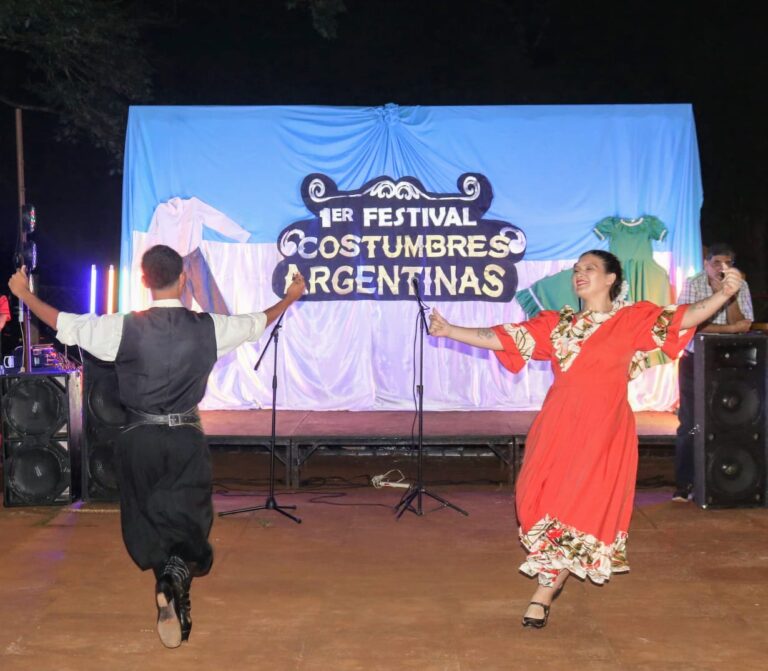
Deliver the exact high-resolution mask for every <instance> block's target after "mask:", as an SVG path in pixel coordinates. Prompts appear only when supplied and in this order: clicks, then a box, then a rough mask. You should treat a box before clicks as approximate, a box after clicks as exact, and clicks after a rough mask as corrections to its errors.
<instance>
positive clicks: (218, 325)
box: [56, 298, 267, 361]
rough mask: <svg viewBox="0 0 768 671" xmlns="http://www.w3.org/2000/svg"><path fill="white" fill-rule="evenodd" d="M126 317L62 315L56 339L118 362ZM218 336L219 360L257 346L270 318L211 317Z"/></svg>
mask: <svg viewBox="0 0 768 671" xmlns="http://www.w3.org/2000/svg"><path fill="white" fill-rule="evenodd" d="M150 307H152V308H183V307H184V306H183V305H182V304H181V301H180V300H178V299H176V298H166V299H163V300H159V301H153V302H152V304H151V305H150ZM124 318H125V315H121V314H113V315H101V316H98V315H94V314H85V315H78V314H74V313H71V312H59V318H58V320H57V321H56V338H57V340H58V341H59V342H60V343H62V344H63V345H79V346H80V347H82V348H83V349H84V350H86V351H88V352H90V353H91V354H93V356H95V357H96V358H97V359H101V360H102V361H114V360H115V357H116V356H117V350H118V348H119V347H120V340H121V338H122V337H123V319H124ZM211 319H213V326H214V330H215V333H216V356H217V358H218V357H221V356H224V355H225V354H226V353H227V352H231V351H232V350H233V349H235V348H236V347H238V346H239V345H241V344H243V343H244V342H255V341H256V340H258V339H259V338H260V337H261V335H262V333H264V329H265V328H266V327H267V315H266V314H264V313H263V312H252V313H250V314H242V315H214V314H212V315H211Z"/></svg>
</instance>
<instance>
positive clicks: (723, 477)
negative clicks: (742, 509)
mask: <svg viewBox="0 0 768 671" xmlns="http://www.w3.org/2000/svg"><path fill="white" fill-rule="evenodd" d="M695 342H696V345H695V354H694V380H695V425H696V428H697V432H696V434H695V439H694V466H695V479H694V498H695V499H696V502H697V503H699V505H702V506H706V507H709V506H713V507H714V506H754V505H766V499H768V495H767V493H768V485H767V484H766V464H767V463H768V443H766V435H768V412H767V411H766V392H767V391H768V379H767V378H766V375H768V369H767V367H766V358H767V357H768V337H766V336H765V335H762V334H756V333H749V334H739V335H725V334H699V335H697V336H696V341H695Z"/></svg>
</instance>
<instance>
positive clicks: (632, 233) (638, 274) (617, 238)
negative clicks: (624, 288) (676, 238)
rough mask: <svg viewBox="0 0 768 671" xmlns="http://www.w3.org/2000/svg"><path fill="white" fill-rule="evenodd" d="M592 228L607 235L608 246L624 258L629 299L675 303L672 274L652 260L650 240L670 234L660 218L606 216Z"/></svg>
mask: <svg viewBox="0 0 768 671" xmlns="http://www.w3.org/2000/svg"><path fill="white" fill-rule="evenodd" d="M593 230H594V232H595V235H597V237H598V238H600V239H601V240H605V239H606V238H608V240H609V247H608V248H609V249H610V251H611V253H613V254H615V255H616V256H617V257H618V259H619V261H621V267H622V270H623V271H624V279H625V280H626V281H627V283H628V284H629V300H630V301H632V302H637V301H651V302H652V303H656V305H660V306H665V305H670V304H671V303H674V300H673V298H672V291H671V289H670V285H669V275H668V274H667V271H666V270H664V268H662V267H661V266H660V265H659V264H658V263H656V261H654V260H653V247H652V244H651V240H659V241H661V240H663V239H664V237H665V236H666V234H667V227H666V226H665V225H664V224H663V223H662V222H661V221H660V220H659V219H657V218H656V217H653V216H650V215H647V214H645V215H643V216H642V217H640V218H639V219H624V218H621V217H606V218H605V219H601V220H600V221H599V222H598V223H597V225H596V226H595V228H594V229H593Z"/></svg>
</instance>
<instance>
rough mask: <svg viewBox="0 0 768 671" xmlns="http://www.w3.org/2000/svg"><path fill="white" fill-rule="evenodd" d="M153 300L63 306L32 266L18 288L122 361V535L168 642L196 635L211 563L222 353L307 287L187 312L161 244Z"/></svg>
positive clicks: (52, 322)
mask: <svg viewBox="0 0 768 671" xmlns="http://www.w3.org/2000/svg"><path fill="white" fill-rule="evenodd" d="M141 268H142V272H143V282H144V284H145V286H146V287H147V288H148V289H150V291H151V293H152V301H153V302H152V305H151V306H150V308H149V309H148V310H146V311H143V312H132V313H130V314H127V315H120V314H114V315H104V316H101V317H97V316H96V315H92V314H88V315H76V314H71V313H66V312H59V310H57V309H56V308H54V307H52V306H50V305H48V304H46V303H44V302H43V301H41V300H40V299H39V298H38V297H37V296H35V295H34V294H33V293H32V292H31V291H30V289H29V282H28V280H27V274H26V268H21V269H20V270H17V271H16V273H15V274H14V275H13V277H11V279H10V281H9V282H8V286H9V287H10V289H11V291H12V292H13V293H14V294H15V295H16V296H18V298H19V299H21V300H22V301H24V303H26V305H27V306H28V307H29V309H30V310H31V311H32V312H33V313H34V314H35V315H36V316H37V317H38V318H39V319H40V320H42V321H43V322H45V323H46V324H48V325H49V326H51V327H52V328H55V329H57V334H56V337H57V339H58V340H59V341H60V342H62V343H63V344H65V345H79V346H81V347H82V348H83V349H85V350H87V351H88V352H90V353H91V354H93V355H94V356H95V357H97V358H99V359H102V360H104V361H114V362H115V371H116V373H117V379H118V385H119V391H120V400H121V401H122V403H123V405H125V406H126V408H128V411H129V418H130V420H129V422H130V423H129V425H128V427H127V428H126V430H125V431H124V432H123V433H122V434H121V436H120V438H119V440H118V462H119V469H118V477H119V484H120V504H121V509H120V514H121V523H122V530H123V540H124V542H125V545H126V548H127V550H128V553H129V554H130V555H131V558H132V559H133V561H134V562H135V563H136V564H137V565H138V566H139V568H141V569H142V570H146V569H150V568H151V569H153V570H154V573H155V576H156V579H157V582H156V590H155V594H156V596H155V598H156V602H157V608H158V619H157V631H158V634H159V635H160V639H161V641H162V642H163V644H164V645H165V646H166V647H169V648H175V647H178V646H179V645H181V642H182V641H186V640H187V639H188V638H189V632H190V630H191V628H192V620H191V617H190V601H189V588H190V584H191V582H192V578H193V577H195V576H203V575H205V574H206V573H208V571H209V570H210V568H211V564H212V562H213V550H212V548H211V546H210V544H209V543H208V534H209V532H210V529H211V524H212V522H213V506H212V503H211V488H212V487H211V466H210V458H209V454H208V449H207V445H206V441H205V436H204V435H203V433H202V428H201V426H200V418H199V416H198V414H197V404H198V403H199V402H200V400H201V399H202V398H203V395H204V393H205V386H206V382H207V380H208V375H209V373H210V372H211V369H212V368H213V365H214V363H215V362H216V359H217V358H218V357H220V356H222V355H224V354H226V353H227V352H229V351H231V350H233V349H234V348H236V347H237V346H238V345H240V344H241V343H243V342H253V341H255V340H258V338H259V337H260V336H261V334H262V333H263V332H264V329H265V328H266V326H267V325H268V324H270V323H271V322H273V321H274V320H275V319H277V317H279V316H280V315H281V314H282V313H283V312H284V311H285V309H286V308H288V306H289V305H291V304H292V303H293V302H294V301H296V300H298V299H299V298H300V297H301V295H302V294H303V293H304V278H303V277H302V276H301V275H300V274H298V273H297V274H296V275H294V277H293V281H292V283H291V284H290V285H289V287H288V290H287V292H286V295H285V297H284V298H283V299H282V300H280V301H279V302H277V303H275V305H273V306H272V307H270V308H267V309H266V310H265V311H264V312H257V313H253V314H243V315H233V316H223V315H216V314H208V313H197V312H192V311H190V310H187V309H186V308H185V307H184V306H183V305H182V303H181V301H180V296H181V292H182V289H183V287H184V283H185V281H186V278H185V276H184V272H183V262H182V258H181V256H179V254H178V253H177V252H175V251H174V250H173V249H171V248H170V247H167V246H165V245H156V246H154V247H152V248H150V249H149V250H147V252H146V253H145V254H144V256H143V258H142V262H141Z"/></svg>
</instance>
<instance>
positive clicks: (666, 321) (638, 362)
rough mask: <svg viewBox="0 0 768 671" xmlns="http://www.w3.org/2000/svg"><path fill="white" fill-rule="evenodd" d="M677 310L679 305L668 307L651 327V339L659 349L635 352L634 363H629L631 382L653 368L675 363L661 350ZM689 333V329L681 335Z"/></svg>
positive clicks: (682, 331) (684, 330)
mask: <svg viewBox="0 0 768 671" xmlns="http://www.w3.org/2000/svg"><path fill="white" fill-rule="evenodd" d="M677 308H678V306H677V305H667V306H665V307H664V309H663V310H662V312H661V314H660V315H659V316H658V317H657V318H656V321H655V322H654V324H653V326H651V338H652V339H653V342H655V343H656V344H657V345H658V346H659V349H653V350H650V351H648V352H635V354H634V356H633V357H632V361H630V363H629V379H630V380H634V379H635V378H636V377H638V376H639V375H640V374H641V373H643V371H646V370H648V369H649V368H650V367H651V366H661V365H663V364H665V363H671V362H672V361H674V359H673V358H672V357H670V356H669V355H667V354H665V353H664V352H663V351H662V350H661V348H662V347H664V345H665V344H666V342H667V337H668V336H669V329H670V327H671V326H672V320H673V319H674V316H675V313H676V312H677ZM687 332H688V329H682V330H681V331H680V333H679V335H680V336H684V335H685V334H686V333H687Z"/></svg>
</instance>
